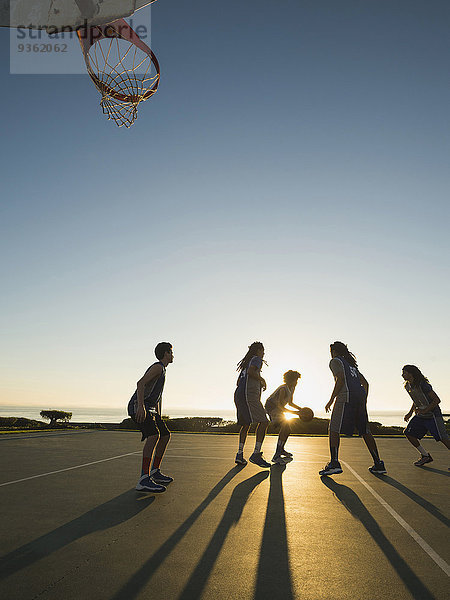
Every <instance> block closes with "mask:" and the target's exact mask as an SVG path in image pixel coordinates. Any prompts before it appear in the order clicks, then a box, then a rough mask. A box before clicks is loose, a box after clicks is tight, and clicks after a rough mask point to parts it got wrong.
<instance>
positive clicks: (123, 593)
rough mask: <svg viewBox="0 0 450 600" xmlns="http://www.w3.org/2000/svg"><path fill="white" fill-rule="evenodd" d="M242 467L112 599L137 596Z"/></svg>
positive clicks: (235, 469) (214, 490) (217, 487)
mask: <svg viewBox="0 0 450 600" xmlns="http://www.w3.org/2000/svg"><path fill="white" fill-rule="evenodd" d="M240 471H242V467H238V466H237V467H233V468H232V469H230V471H228V473H227V474H226V475H224V477H222V479H221V480H220V481H219V482H218V483H216V485H215V486H214V487H213V488H212V490H211V491H210V492H209V494H208V495H207V496H206V498H205V499H204V500H203V501H202V502H201V503H200V504H199V505H198V506H197V508H196V509H195V510H194V512H193V513H192V514H191V515H190V516H189V517H188V518H187V519H186V520H185V521H184V522H183V523H182V524H181V525H180V526H179V527H178V529H176V530H175V531H174V532H173V533H172V535H171V536H170V537H169V538H168V539H167V540H166V541H165V542H164V543H163V544H162V545H161V546H160V547H159V548H158V549H157V550H156V551H155V552H154V553H153V554H152V556H151V557H150V558H149V559H148V560H147V561H146V562H145V563H144V565H143V566H142V567H141V568H140V569H139V571H137V572H136V573H135V574H134V575H133V577H132V578H131V579H130V580H129V581H128V582H127V583H126V584H125V585H124V586H123V587H122V588H121V589H120V590H119V591H118V592H117V594H115V595H114V596H113V597H112V598H111V600H131V599H132V598H135V597H136V596H137V595H138V594H139V592H140V591H141V590H142V588H143V587H145V585H146V584H147V582H148V581H149V580H150V579H151V577H152V575H153V573H154V572H155V571H156V570H157V569H158V567H159V566H160V565H161V564H162V563H163V562H164V560H165V559H166V558H167V557H168V556H169V554H170V553H171V552H172V550H173V549H174V548H175V547H176V545H177V544H178V543H179V542H180V541H181V540H182V538H183V537H184V536H185V535H186V533H187V532H188V531H189V529H190V528H191V527H192V525H194V523H195V521H196V520H197V519H198V518H199V517H200V515H201V514H202V512H203V511H204V510H205V509H206V508H207V507H208V506H209V504H211V502H212V501H213V500H214V498H216V497H217V496H218V495H219V493H220V492H221V491H222V490H223V489H224V487H225V486H226V485H227V484H228V483H230V481H231V480H232V479H233V477H235V476H236V475H237V474H238V473H239V472H240Z"/></svg>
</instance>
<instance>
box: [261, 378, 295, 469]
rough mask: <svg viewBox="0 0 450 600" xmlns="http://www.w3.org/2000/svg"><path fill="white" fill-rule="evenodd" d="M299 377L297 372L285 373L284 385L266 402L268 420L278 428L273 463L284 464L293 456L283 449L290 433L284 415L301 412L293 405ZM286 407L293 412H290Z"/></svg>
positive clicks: (288, 424) (289, 427)
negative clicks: (286, 412)
mask: <svg viewBox="0 0 450 600" xmlns="http://www.w3.org/2000/svg"><path fill="white" fill-rule="evenodd" d="M300 377H301V375H300V373H299V372H298V371H287V372H286V373H285V374H284V375H283V381H284V384H283V385H280V387H278V388H277V389H276V390H275V391H274V392H273V394H271V395H270V396H269V397H268V398H267V400H266V404H265V409H266V412H267V414H268V415H269V417H270V420H271V421H272V423H273V424H274V425H276V426H279V427H280V433H279V434H278V441H277V448H276V450H275V454H274V455H273V458H272V462H273V463H277V464H284V463H285V462H287V461H289V460H291V459H292V456H293V455H292V453H291V452H288V451H287V450H285V448H284V445H285V443H286V441H287V439H288V437H289V434H290V433H291V425H290V422H289V421H288V420H287V419H286V417H285V415H284V413H285V411H288V412H289V413H294V414H297V411H299V410H301V408H300V406H297V405H296V404H294V401H293V396H294V392H295V388H296V386H297V383H298V380H299V379H300ZM286 405H288V407H291V408H293V409H294V410H293V411H292V410H290V409H289V408H288V407H287V406H286Z"/></svg>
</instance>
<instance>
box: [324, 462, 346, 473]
mask: <svg viewBox="0 0 450 600" xmlns="http://www.w3.org/2000/svg"><path fill="white" fill-rule="evenodd" d="M339 473H342V467H341V463H340V462H339V461H338V460H332V461H331V462H329V463H328V464H327V465H325V466H324V468H323V469H322V470H321V471H319V475H339Z"/></svg>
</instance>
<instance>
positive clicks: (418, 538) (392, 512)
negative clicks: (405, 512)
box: [341, 460, 450, 577]
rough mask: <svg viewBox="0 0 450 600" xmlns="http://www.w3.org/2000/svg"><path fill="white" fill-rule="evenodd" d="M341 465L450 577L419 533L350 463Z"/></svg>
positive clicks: (449, 573)
mask: <svg viewBox="0 0 450 600" xmlns="http://www.w3.org/2000/svg"><path fill="white" fill-rule="evenodd" d="M341 463H342V464H344V465H345V466H346V467H347V469H348V470H349V471H350V472H351V473H353V475H354V476H355V477H356V479H357V480H358V481H359V482H360V483H362V484H363V486H364V487H365V488H366V489H367V490H368V491H369V492H370V493H371V494H372V496H373V497H374V498H375V499H376V500H378V502H379V503H380V504H381V506H382V507H383V508H385V509H386V510H387V511H388V513H389V514H390V515H391V516H392V517H394V519H395V520H396V521H397V523H398V524H399V525H401V526H402V527H403V529H404V530H405V531H406V532H407V533H409V535H410V536H411V537H412V538H413V540H414V541H416V542H417V543H418V544H419V546H420V547H421V548H422V550H424V551H425V552H426V553H427V554H428V556H429V557H430V558H431V559H432V560H434V562H435V563H436V564H437V566H438V567H440V568H441V569H442V570H443V571H444V573H445V574H446V575H447V576H448V577H450V565H449V564H448V563H446V562H445V560H444V559H443V558H441V557H440V556H439V554H438V553H437V552H435V551H434V550H433V548H432V547H431V546H429V545H428V544H427V543H426V541H425V540H424V539H423V538H422V537H421V536H420V535H419V534H418V533H417V531H416V530H415V529H413V528H412V527H411V525H409V524H408V523H407V522H406V521H405V520H404V519H402V517H401V516H400V515H399V514H398V513H397V512H396V511H395V510H394V509H393V508H392V506H390V505H389V504H388V503H387V502H386V501H385V500H383V498H382V497H381V496H380V495H379V494H377V492H376V491H375V490H374V489H373V488H372V487H371V486H370V485H369V484H368V483H366V482H365V481H364V479H363V478H362V477H360V476H359V475H358V473H356V471H355V470H354V469H352V468H351V466H350V465H349V464H348V463H346V462H345V461H343V460H341Z"/></svg>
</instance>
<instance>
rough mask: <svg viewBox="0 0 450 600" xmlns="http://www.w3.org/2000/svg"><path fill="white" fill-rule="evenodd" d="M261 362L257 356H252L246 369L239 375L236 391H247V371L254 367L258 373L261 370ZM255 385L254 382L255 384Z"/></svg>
mask: <svg viewBox="0 0 450 600" xmlns="http://www.w3.org/2000/svg"><path fill="white" fill-rule="evenodd" d="M262 364H263V361H262V358H259V356H253V357H252V358H251V359H250V362H249V363H248V367H247V368H246V369H242V371H241V372H240V374H239V378H238V384H237V389H238V390H239V391H245V390H246V389H247V381H248V370H249V368H250V367H256V369H257V370H258V372H259V371H260V370H261V367H262ZM255 383H256V382H255Z"/></svg>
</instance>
